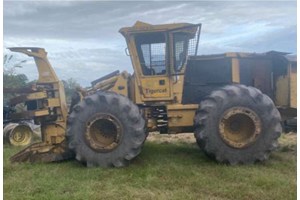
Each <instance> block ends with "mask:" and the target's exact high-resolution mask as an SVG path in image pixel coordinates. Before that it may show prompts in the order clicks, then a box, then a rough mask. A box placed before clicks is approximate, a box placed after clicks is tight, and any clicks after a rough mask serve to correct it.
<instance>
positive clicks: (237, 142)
mask: <svg viewBox="0 0 300 200" xmlns="http://www.w3.org/2000/svg"><path fill="white" fill-rule="evenodd" d="M280 119H281V117H280V113H279V111H278V110H277V108H276V107H275V105H274V103H273V101H272V100H271V99H270V98H269V97H268V96H267V95H264V94H262V93H261V92H260V91H259V90H258V89H256V88H253V87H246V86H244V85H229V86H225V87H223V88H221V89H219V90H216V91H214V92H212V94H211V95H210V96H208V97H207V98H205V99H204V100H203V101H202V102H201V103H200V105H199V109H198V110H197V112H196V115H195V118H194V124H195V137H196V140H197V143H198V144H199V146H200V148H201V149H203V151H204V152H205V153H206V154H207V155H208V156H210V157H213V158H215V159H216V160H217V161H218V162H221V163H229V164H232V165H234V164H252V163H254V162H256V161H263V160H266V159H267V158H268V156H269V154H270V152H271V151H272V150H274V149H275V148H276V147H277V139H278V137H279V136H280V134H281V132H282V127H281V124H280V121H281V120H280Z"/></svg>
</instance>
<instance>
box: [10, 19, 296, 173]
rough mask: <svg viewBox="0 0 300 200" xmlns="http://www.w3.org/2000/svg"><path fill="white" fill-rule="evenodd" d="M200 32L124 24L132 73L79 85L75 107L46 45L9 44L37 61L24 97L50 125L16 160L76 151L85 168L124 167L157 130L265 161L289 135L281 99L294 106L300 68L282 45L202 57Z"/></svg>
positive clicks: (222, 157) (218, 154) (194, 27)
mask: <svg viewBox="0 0 300 200" xmlns="http://www.w3.org/2000/svg"><path fill="white" fill-rule="evenodd" d="M200 29H201V24H189V23H177V24H165V25H151V24H146V23H143V22H139V21H138V22H136V24H135V25H134V26H132V27H126V28H122V29H120V33H121V34H122V35H123V36H124V37H125V39H126V42H127V46H128V48H127V49H126V50H127V51H126V53H127V54H128V55H129V56H130V58H131V61H132V66H133V69H134V73H133V74H132V75H130V74H129V73H127V72H126V71H124V72H121V73H120V72H119V71H115V72H113V73H111V74H108V75H107V76H104V77H102V78H100V79H98V80H95V81H93V82H92V87H91V88H90V89H87V90H84V89H81V90H78V93H77V96H76V98H73V102H72V105H71V108H70V110H69V114H68V110H67V105H66V101H65V93H64V88H63V85H62V82H60V81H59V79H58V78H57V76H56V74H55V72H54V70H53V69H52V67H51V65H50V63H49V61H48V59H47V56H46V55H47V53H46V52H45V50H44V49H41V48H10V50H11V51H15V52H21V53H24V54H27V55H28V56H31V57H33V58H34V60H35V62H36V65H37V68H38V71H39V78H38V81H37V83H36V92H34V93H30V94H28V95H27V96H26V97H25V98H23V99H22V100H23V101H26V103H27V105H30V106H28V111H27V113H25V114H26V115H28V114H30V115H31V116H33V117H34V119H35V121H36V122H37V123H39V124H41V130H42V142H41V143H35V144H33V145H31V146H29V147H27V148H26V149H24V150H22V151H21V152H19V153H17V154H16V155H14V156H13V157H12V158H11V161H13V162H22V161H30V162H37V161H38V162H40V161H44V162H51V161H59V160H64V159H69V158H76V159H77V160H78V161H80V162H82V163H84V164H86V165H87V166H100V167H123V166H126V165H127V164H128V163H129V162H130V161H131V160H132V159H133V158H135V157H136V156H137V155H138V154H139V153H140V152H141V149H142V146H143V143H144V141H145V140H146V137H147V135H148V132H151V131H160V132H161V133H169V134H171V133H178V132H194V135H195V138H196V141H197V143H198V144H199V146H200V147H201V149H203V151H204V152H205V153H206V154H207V155H209V156H210V157H213V158H215V159H216V160H217V161H218V162H221V163H229V164H251V163H254V162H256V161H264V160H266V159H267V158H268V156H269V154H270V152H271V151H272V150H274V149H275V148H276V146H277V139H278V137H279V136H280V134H281V132H282V127H281V115H280V113H279V111H278V109H277V108H276V106H275V104H274V103H273V101H275V102H279V104H278V106H280V107H281V108H282V109H285V108H286V109H289V108H291V109H292V110H293V108H296V99H295V98H296V96H295V92H296V90H295V87H294V86H293V87H291V86H290V83H292V84H294V83H295V82H294V81H295V76H293V75H291V74H292V72H295V70H296V68H295V66H293V65H289V64H288V61H287V60H286V59H284V58H285V55H284V54H283V53H277V52H270V53H266V54H247V53H225V54H220V55H212V56H196V55H197V48H198V43H199V36H200ZM282 91H284V94H285V95H286V96H285V97H284V98H282V96H281V95H280V92H282ZM286 109H285V110H286Z"/></svg>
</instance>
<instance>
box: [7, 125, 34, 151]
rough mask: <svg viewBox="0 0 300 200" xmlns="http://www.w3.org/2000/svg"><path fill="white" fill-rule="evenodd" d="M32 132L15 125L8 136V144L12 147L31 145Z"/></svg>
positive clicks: (24, 127) (26, 127) (24, 126)
mask: <svg viewBox="0 0 300 200" xmlns="http://www.w3.org/2000/svg"><path fill="white" fill-rule="evenodd" d="M32 136H33V132H32V130H31V128H30V127H28V126H26V125H22V124H21V125H17V126H16V127H15V128H13V129H12V130H11V132H10V134H9V143H10V144H11V145H14V146H25V145H28V144H30V143H31V140H32Z"/></svg>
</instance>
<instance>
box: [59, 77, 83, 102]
mask: <svg viewBox="0 0 300 200" xmlns="http://www.w3.org/2000/svg"><path fill="white" fill-rule="evenodd" d="M62 82H63V84H64V88H65V94H66V100H67V103H68V104H71V99H72V95H73V93H74V92H75V91H76V88H78V87H80V84H79V83H77V81H76V80H75V79H74V78H69V79H67V80H62Z"/></svg>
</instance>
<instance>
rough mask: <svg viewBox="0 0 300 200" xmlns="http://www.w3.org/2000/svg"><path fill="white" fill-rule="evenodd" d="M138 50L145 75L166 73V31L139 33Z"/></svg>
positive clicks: (137, 37) (136, 39) (137, 39)
mask: <svg viewBox="0 0 300 200" xmlns="http://www.w3.org/2000/svg"><path fill="white" fill-rule="evenodd" d="M135 42H136V47H137V52H138V56H139V60H140V64H141V67H142V72H143V74H144V75H145V76H151V75H163V74H166V37H165V34H164V33H149V34H142V35H137V36H136V38H135Z"/></svg>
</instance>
